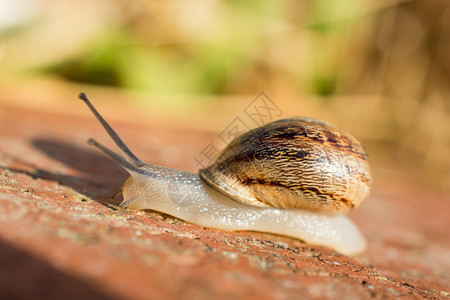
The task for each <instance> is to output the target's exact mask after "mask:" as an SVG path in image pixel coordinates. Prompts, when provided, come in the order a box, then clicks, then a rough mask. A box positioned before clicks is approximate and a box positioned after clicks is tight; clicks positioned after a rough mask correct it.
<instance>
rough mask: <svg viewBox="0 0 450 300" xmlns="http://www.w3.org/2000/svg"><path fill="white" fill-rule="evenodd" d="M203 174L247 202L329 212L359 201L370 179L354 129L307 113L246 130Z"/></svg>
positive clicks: (352, 205) (368, 187)
mask: <svg viewBox="0 0 450 300" xmlns="http://www.w3.org/2000/svg"><path fill="white" fill-rule="evenodd" d="M199 175H200V177H201V178H202V179H204V180H205V181H206V182H207V183H208V184H210V185H211V186H213V187H214V188H216V189H218V190H220V191H223V192H224V193H226V194H228V195H229V196H230V197H232V198H233V199H235V200H237V201H240V202H242V203H244V204H247V205H254V206H272V207H279V208H296V209H307V210H313V211H321V212H326V213H338V212H345V211H348V210H349V209H351V208H355V207H357V206H359V205H360V204H361V203H362V202H363V201H364V199H365V198H366V197H367V196H368V194H369V189H370V184H371V177H370V167H369V163H368V158H367V154H366V152H365V151H364V148H363V147H362V145H361V144H360V143H359V142H358V141H357V140H356V139H355V138H354V137H353V136H351V135H350V134H348V133H346V132H344V131H342V130H340V129H338V128H336V127H334V126H332V125H330V124H328V123H325V122H322V121H319V120H316V119H312V118H306V117H294V118H289V119H282V120H278V121H274V122H271V123H268V124H265V125H263V126H261V127H258V128H255V129H253V130H250V131H248V132H246V133H244V134H242V135H241V136H239V137H237V138H236V139H234V140H233V141H232V142H231V143H230V144H229V145H228V146H227V147H226V148H225V149H224V150H223V152H222V153H221V154H220V155H219V157H218V158H217V160H216V161H215V162H214V163H213V164H212V165H210V166H209V167H207V168H205V169H202V170H200V172H199Z"/></svg>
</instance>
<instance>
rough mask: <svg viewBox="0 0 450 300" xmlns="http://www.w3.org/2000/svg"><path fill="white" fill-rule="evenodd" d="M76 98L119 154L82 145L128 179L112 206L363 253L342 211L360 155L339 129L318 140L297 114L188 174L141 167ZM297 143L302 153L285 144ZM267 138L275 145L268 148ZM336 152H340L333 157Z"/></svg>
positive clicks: (359, 186) (366, 180)
mask: <svg viewBox="0 0 450 300" xmlns="http://www.w3.org/2000/svg"><path fill="white" fill-rule="evenodd" d="M79 98H80V99H82V100H83V101H84V102H85V103H86V104H87V105H88V106H89V108H90V109H91V110H92V112H93V113H94V114H95V116H96V117H97V118H98V119H99V121H100V122H101V123H102V125H103V126H104V127H105V129H106V130H107V132H108V133H109V135H110V136H111V137H112V139H113V140H114V141H115V143H116V144H117V145H118V147H119V148H120V149H121V151H122V153H123V154H124V156H125V158H123V157H121V156H119V155H117V154H116V153H114V152H112V151H111V150H109V149H107V148H105V147H104V146H102V145H101V144H99V143H97V142H96V141H94V140H92V139H91V140H89V143H90V144H92V145H94V146H96V147H97V148H99V149H100V150H102V151H103V152H105V153H106V154H107V155H108V156H110V157H111V158H112V159H113V160H114V161H116V162H117V163H118V164H119V165H121V166H122V167H123V168H124V169H125V170H127V171H128V173H129V174H130V177H129V178H128V180H127V181H126V182H125V184H124V186H123V189H122V193H123V199H124V200H123V202H122V203H121V204H120V207H122V208H128V209H136V210H147V209H150V210H155V211H159V212H162V213H166V214H169V215H172V216H175V217H177V218H180V219H182V220H185V221H187V222H190V223H193V224H196V225H200V226H204V227H212V228H217V229H223V230H249V231H260V232H268V233H275V234H279V235H285V236H291V237H295V238H298V239H301V240H303V241H305V242H308V243H311V244H317V245H324V246H329V247H332V248H334V249H336V250H338V251H340V252H342V253H343V254H347V255H354V254H358V253H361V252H363V251H364V250H365V247H366V242H365V239H364V237H363V236H362V235H361V233H360V232H359V230H358V228H357V227H356V226H355V224H354V223H353V222H352V221H351V220H350V219H349V218H347V217H346V216H345V215H343V214H342V212H346V211H348V210H349V209H351V208H353V207H356V206H358V205H359V204H360V203H361V202H362V201H363V200H364V198H365V197H366V196H367V194H368V191H369V185H370V174H369V171H368V170H369V168H368V163H367V156H366V155H365V152H364V150H363V148H362V147H361V146H360V144H359V143H358V142H357V141H356V140H354V138H353V137H351V136H350V135H348V134H346V133H344V132H343V131H340V130H337V129H336V130H333V132H334V134H331V133H330V135H329V137H326V135H324V133H323V131H326V130H325V128H328V127H330V126H331V125H329V124H327V123H324V122H321V121H317V120H314V119H309V118H301V117H300V118H292V119H284V120H279V121H275V122H272V123H268V124H266V125H264V126H262V127H259V128H257V129H254V130H252V131H249V132H247V133H245V134H244V135H241V136H240V137H238V138H236V139H235V140H234V141H232V142H231V143H230V144H229V145H228V146H227V147H226V148H225V150H224V151H223V152H222V154H221V155H219V157H218V159H217V160H216V162H214V163H213V164H212V165H211V166H209V167H207V168H206V169H202V170H200V174H193V173H189V172H185V171H181V170H176V169H170V168H166V167H161V166H155V165H152V164H146V163H144V162H142V161H141V160H139V159H138V158H137V157H136V156H135V155H134V154H133V153H132V152H131V151H130V150H129V149H128V147H127V146H126V145H125V144H124V143H123V142H122V141H121V139H120V138H119V137H118V136H117V134H116V133H115V132H114V131H113V130H112V129H111V127H110V126H109V125H108V124H107V123H106V121H105V120H104V119H103V118H102V117H101V116H100V114H99V113H98V112H97V111H96V110H95V108H94V107H93V106H92V105H91V103H90V102H89V101H88V99H87V98H86V96H85V95H84V94H80V96H79ZM305 126H306V127H308V126H310V127H311V128H309V127H308V128H307V129H304V127H305ZM313 127H314V128H317V127H319V129H318V130H316V131H314V130H312V129H313ZM320 127H322V129H320ZM301 128H303V129H301ZM321 131H322V132H321ZM341 135H342V136H345V138H344V139H342V138H341V137H342V136H341ZM303 138H306V140H303V141H302V144H303V145H304V146H303V148H299V147H298V146H295V145H294V144H295V143H292V141H295V140H296V139H297V140H301V139H303ZM337 138H341V139H340V141H341V142H339V143H340V145H339V143H338V142H337V141H336V139H337ZM270 140H272V141H275V145H277V147H273V146H270V143H269V141H270ZM289 141H290V142H289ZM314 141H315V142H314ZM297 143H298V141H297ZM308 144H311V145H309V146H308ZM324 144H326V147H325V148H324V149H327V150H323V149H322V148H323V145H324ZM330 144H331V146H330ZM320 145H322V146H320ZM338 146H339V147H338ZM308 147H309V148H308ZM317 147H318V148H317ZM321 147H322V148H321ZM328 148H329V149H328ZM339 148H343V149H346V150H340V152H342V151H343V154H342V153H341V154H339ZM302 149H303V150H302ZM333 149H334V150H333ZM319 150H320V151H319ZM333 151H335V152H333ZM309 152H311V153H309ZM314 153H315V154H314ZM313 154H314V155H316V156H314V155H313ZM346 155H348V157H346ZM327 157H328V158H327ZM283 158H284V159H283ZM350 158H352V159H350ZM314 161H315V163H314ZM342 161H344V162H342ZM302 162H303V164H302ZM332 164H334V166H331V165H332ZM336 164H337V166H336ZM239 166H241V167H239ZM330 170H331V171H330ZM358 170H359V171H358ZM357 171H358V172H357ZM283 173H285V174H283ZM328 173H330V174H331V173H333V174H334V173H335V175H328ZM312 175H313V176H312ZM280 176H284V177H280ZM320 176H322V178H325V179H322V180H321V179H320ZM296 177H297V178H300V179H301V180H300V181H301V182H299V180H296V179H295V178H296ZM316 177H317V179H316ZM280 178H283V179H280ZM333 185H335V186H338V188H334V189H333ZM305 203H306V204H305ZM308 203H309V204H308Z"/></svg>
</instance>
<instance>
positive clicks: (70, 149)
mask: <svg viewBox="0 0 450 300" xmlns="http://www.w3.org/2000/svg"><path fill="white" fill-rule="evenodd" d="M114 127H115V128H116V129H117V130H118V131H119V132H120V133H121V134H122V136H123V137H124V138H125V137H126V140H127V142H128V143H129V144H130V146H131V148H133V149H135V148H137V149H138V151H137V152H138V153H139V154H141V153H145V155H142V156H143V157H142V159H144V160H147V161H152V162H154V163H158V164H164V165H171V166H178V167H179V168H185V167H186V164H183V161H191V160H192V159H191V158H192V157H193V156H194V155H195V154H196V153H197V152H194V151H198V148H197V149H195V148H190V146H189V145H190V144H191V143H193V142H192V141H194V142H201V143H203V144H205V143H207V142H208V139H209V138H210V136H208V135H206V134H204V133H201V132H195V131H183V132H180V131H175V130H168V129H161V128H145V127H140V126H136V125H135V124H131V123H124V122H122V123H116V124H114ZM146 132H152V133H154V136H155V138H154V139H157V140H159V141H160V144H164V143H169V142H167V141H171V143H172V145H177V146H178V147H179V148H178V149H183V151H182V150H178V152H177V151H176V150H173V151H172V152H173V153H176V155H174V156H173V157H175V158H174V159H173V160H172V159H171V157H164V153H162V152H161V150H160V149H159V148H158V147H157V146H155V145H151V144H152V143H151V142H142V140H141V139H140V137H141V136H142V135H143V134H144V133H146ZM92 136H94V137H96V138H97V139H98V140H99V141H102V142H104V143H105V144H107V145H108V146H110V145H111V143H110V142H105V141H108V138H107V137H106V134H105V133H104V132H103V130H102V129H101V128H100V127H99V125H98V124H97V122H96V121H95V120H94V119H93V117H92V116H91V115H90V114H89V113H88V112H87V110H86V114H85V117H76V116H73V115H68V114H67V115H64V114H59V113H42V112H40V113H36V112H35V111H33V110H26V109H22V108H17V107H14V106H9V105H2V106H0V187H1V189H0V298H1V299H30V298H33V299H102V298H107V299H162V298H165V299H211V298H215V299H229V298H233V299H234V298H246V299H273V298H275V299H298V298H304V299H305V298H307V299H324V298H341V299H362V298H364V299H365V298H375V299H386V298H397V297H402V298H405V299H420V298H428V299H446V298H448V297H449V292H450V288H449V282H450V234H449V228H450V218H449V217H448V216H449V211H450V201H448V200H449V199H444V198H445V196H444V195H439V194H433V193H431V192H429V191H426V190H422V189H419V188H414V186H413V185H411V184H406V183H401V181H395V180H393V181H390V180H387V179H386V178H385V179H383V178H381V179H380V180H378V181H377V183H376V184H375V186H374V190H373V193H372V195H371V196H370V198H369V200H368V201H367V202H366V203H365V204H364V205H362V206H361V208H359V209H358V210H356V211H355V212H352V213H351V218H352V219H353V220H354V221H355V222H356V223H357V224H358V225H359V226H360V228H361V230H362V231H363V233H364V235H365V236H366V237H367V239H368V241H369V248H368V251H367V253H366V254H365V255H364V256H362V257H357V258H351V257H346V256H342V255H341V254H339V253H336V252H334V251H332V250H330V249H328V248H325V247H316V246H314V245H307V244H304V243H302V242H301V241H298V240H294V239H290V238H285V237H280V236H274V235H270V234H259V233H249V232H225V231H220V230H215V229H207V228H201V227H198V226H195V225H191V224H187V223H185V222H183V221H180V220H178V219H175V218H172V217H170V216H167V215H161V214H158V213H156V212H136V211H127V210H118V209H117V208H116V206H115V205H117V204H118V201H120V199H119V200H118V201H115V202H114V201H112V202H111V200H109V198H108V196H109V195H111V194H112V193H113V192H114V191H115V190H116V189H117V188H118V187H120V185H121V184H122V183H123V182H124V180H125V179H126V177H127V176H126V173H125V172H124V171H122V170H121V169H120V168H119V167H117V166H116V165H115V164H114V163H113V162H111V161H110V160H109V159H108V158H105V157H104V156H103V155H102V154H101V153H99V152H97V151H96V150H95V149H92V148H90V147H89V146H87V145H86V142H85V141H86V139H87V138H88V137H92ZM135 145H137V146H135ZM159 146H161V145H159ZM166 146H167V145H166ZM167 147H168V146H167ZM160 148H161V147H160ZM162 148H164V145H163V147H162ZM169 148H170V147H169ZM169 148H167V149H169ZM172 148H173V147H172ZM172 148H170V149H172Z"/></svg>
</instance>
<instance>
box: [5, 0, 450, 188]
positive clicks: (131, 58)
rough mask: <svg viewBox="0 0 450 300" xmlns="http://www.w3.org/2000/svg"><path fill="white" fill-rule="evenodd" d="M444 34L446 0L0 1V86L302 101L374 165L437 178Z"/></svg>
mask: <svg viewBox="0 0 450 300" xmlns="http://www.w3.org/2000/svg"><path fill="white" fill-rule="evenodd" d="M449 35H450V2H449V1H448V0H433V1H393V0H384V1H379V0H366V1H357V0H334V1H325V0H310V1H306V0H303V1H293V0H282V1H248V0H192V1H181V0H171V1H149V0H141V1H127V0H120V1H119V0H110V1H106V0H90V1H86V0H83V1H61V0H59V1H57V0H16V1H8V0H0V84H2V82H6V81H8V80H11V78H16V79H17V78H18V80H20V79H21V78H27V79H30V78H42V77H45V78H49V77H51V78H57V79H58V80H62V81H67V82H71V83H76V84H83V85H91V86H102V87H112V88H116V89H123V90H131V91H139V92H144V93H148V94H149V95H181V96H186V95H188V96H189V97H185V100H183V101H190V100H189V99H195V98H196V97H204V96H205V95H212V96H214V97H210V98H207V99H209V100H208V101H222V100H220V99H222V98H221V97H220V96H224V95H227V96H230V95H231V96H236V95H252V96H253V97H254V96H256V95H258V94H259V93H260V92H261V91H264V92H266V93H267V94H268V95H269V96H271V97H272V99H276V100H278V99H285V100H283V101H284V102H283V101H282V102H283V105H284V110H285V111H286V110H290V107H291V105H292V107H297V106H296V103H297V104H298V103H300V105H301V103H302V101H307V102H308V103H314V105H315V107H318V108H320V110H322V111H325V112H327V114H326V115H334V116H341V117H340V118H341V119H340V121H339V122H338V123H340V124H344V127H345V129H347V130H349V131H350V132H352V133H353V134H355V135H356V136H358V138H361V139H362V140H363V142H364V144H365V145H366V146H367V148H368V150H369V153H370V154H371V157H374V158H373V159H374V160H375V161H377V162H379V165H384V166H391V168H393V169H395V168H398V167H399V166H400V167H401V168H404V171H405V172H406V173H407V172H410V171H411V172H412V173H411V174H412V175H413V176H415V177H420V178H421V181H423V182H425V183H426V184H427V185H430V186H432V187H434V188H438V189H441V188H444V189H448V188H449V185H450V121H449V113H450V101H449V99H450V97H449V83H450V56H449V53H450V38H449ZM1 88H2V86H0V92H1ZM149 98H151V97H149ZM215 99H216V100H215ZM251 99H252V97H250V98H248V99H247V100H245V101H247V102H248V101H249V100H251ZM306 99H307V100H306ZM286 101H287V102H286ZM289 103H291V104H289ZM158 105H164V104H158ZM167 105H169V106H170V105H179V102H176V104H174V102H170V101H169V102H167ZM183 105H186V106H189V104H186V103H185V104H183ZM187 113H188V112H187ZM294 114H304V113H303V112H301V113H294ZM334 119H337V120H339V117H334ZM346 121H348V122H350V124H351V125H347V126H346V125H345V124H346V123H345V122H346Z"/></svg>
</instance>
